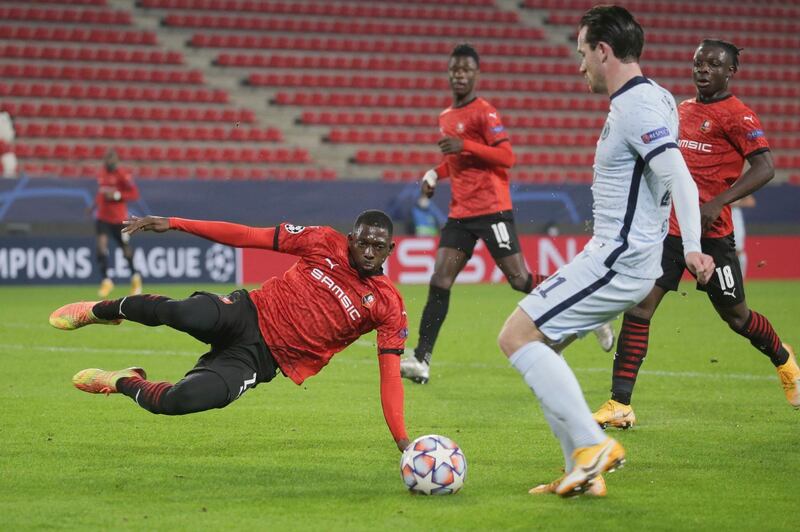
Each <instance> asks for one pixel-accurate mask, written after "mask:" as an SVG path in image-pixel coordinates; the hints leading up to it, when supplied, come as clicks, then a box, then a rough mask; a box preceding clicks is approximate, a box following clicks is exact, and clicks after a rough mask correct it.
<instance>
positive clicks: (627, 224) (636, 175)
mask: <svg viewBox="0 0 800 532" xmlns="http://www.w3.org/2000/svg"><path fill="white" fill-rule="evenodd" d="M665 146H667V145H666V144H665ZM675 147H676V148H677V146H675ZM656 149H658V148H656ZM653 151H655V150H653ZM650 153H652V152H650ZM644 167H645V162H644V159H642V158H641V157H639V158H637V159H636V164H635V165H634V166H633V176H631V189H630V190H629V191H628V205H627V207H625V218H623V221H622V229H621V230H620V232H619V236H620V237H621V238H622V244H620V245H619V247H617V249H615V250H614V251H612V252H611V253H610V254H609V255H608V257H606V261H605V262H604V264H605V267H606V268H611V266H613V265H614V262H615V261H616V260H617V259H618V258H619V256H620V255H622V253H624V252H625V250H626V249H628V233H630V231H631V224H632V223H633V215H634V213H635V212H636V200H637V199H638V198H639V186H640V185H641V183H642V173H643V172H644Z"/></svg>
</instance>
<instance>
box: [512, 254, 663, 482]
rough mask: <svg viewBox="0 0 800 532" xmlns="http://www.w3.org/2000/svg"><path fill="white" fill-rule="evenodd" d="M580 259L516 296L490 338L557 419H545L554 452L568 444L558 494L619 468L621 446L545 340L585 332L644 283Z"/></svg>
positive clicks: (635, 296)
mask: <svg viewBox="0 0 800 532" xmlns="http://www.w3.org/2000/svg"><path fill="white" fill-rule="evenodd" d="M585 258H586V259H587V260H580V261H578V260H575V261H573V262H571V263H570V264H568V265H566V266H565V267H563V268H561V269H560V270H559V271H558V272H557V273H556V274H555V275H553V276H551V278H550V279H549V280H548V281H546V282H545V283H542V284H541V285H539V286H538V287H537V288H536V289H535V290H534V291H533V292H532V293H531V294H530V295H529V296H527V297H526V298H525V299H523V300H522V302H520V306H519V307H518V308H517V309H516V310H515V311H514V313H512V315H511V316H510V317H509V319H508V320H507V321H506V323H505V325H504V326H503V329H502V330H501V332H500V336H499V338H498V343H499V344H500V348H501V349H502V351H503V352H504V354H505V355H506V356H507V357H508V358H509V361H510V362H511V364H512V365H513V366H514V368H516V369H517V371H519V372H520V374H521V375H522V377H523V379H524V380H525V382H526V384H527V385H528V386H529V387H530V388H531V390H532V391H533V392H534V394H535V395H536V397H537V398H538V399H539V401H540V402H541V403H542V405H543V409H545V410H546V411H549V412H550V413H552V416H550V417H552V418H553V419H555V420H560V422H561V423H563V427H562V426H560V424H559V423H556V422H551V421H550V420H548V422H549V423H550V424H551V428H552V429H553V432H554V433H555V434H556V435H557V436H558V437H559V441H560V442H561V445H562V450H563V451H564V452H565V454H567V453H568V451H569V450H570V449H574V450H573V451H572V453H571V456H572V460H573V461H574V464H575V467H572V468H569V469H567V475H566V476H565V477H564V479H563V481H562V482H561V483H560V484H559V487H558V489H557V492H558V493H559V494H561V495H572V494H576V493H580V492H581V491H583V490H586V489H588V486H589V483H590V481H591V480H592V479H593V478H594V477H595V476H597V475H599V474H601V473H602V472H603V471H606V470H611V469H613V468H614V467H616V466H617V465H619V463H620V462H621V461H622V460H623V459H624V450H623V449H622V447H621V446H620V445H619V444H618V443H616V442H615V441H614V440H613V439H611V438H606V436H605V435H604V434H603V432H602V431H601V430H600V428H599V427H598V426H597V424H596V423H595V422H594V420H593V419H592V415H591V412H590V410H589V407H588V405H587V404H586V400H585V399H584V397H583V393H582V392H581V389H580V385H579V384H578V381H577V379H576V378H575V375H574V374H573V373H572V370H571V369H570V368H569V366H568V365H567V363H566V361H565V360H564V359H563V358H562V357H561V356H560V355H559V354H558V353H557V352H556V351H555V350H554V349H553V348H552V347H551V345H554V344H561V343H563V341H564V340H566V339H568V338H569V337H571V336H573V335H583V334H585V333H587V332H590V331H591V330H592V329H593V328H595V327H596V326H597V324H598V323H603V322H605V321H606V320H607V319H608V317H609V316H613V315H615V314H617V313H619V312H621V311H623V310H625V309H626V308H628V307H630V306H631V305H633V304H634V303H635V302H636V301H638V300H639V299H640V298H643V297H644V296H645V295H646V294H647V292H648V291H649V290H650V288H651V287H652V281H651V282H646V281H642V280H638V279H632V278H627V277H626V278H625V279H620V280H617V281H614V278H615V277H622V276H617V275H616V274H615V273H614V272H611V271H609V270H608V269H607V268H605V267H604V266H602V263H601V262H599V261H595V260H594V259H593V258H592V257H590V256H587V257H585ZM612 283H613V284H612ZM563 428H566V433H567V434H566V435H563V430H562V429H563ZM569 465H570V463H569V462H568V463H567V466H569ZM578 466H580V467H578Z"/></svg>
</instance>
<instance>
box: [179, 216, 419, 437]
mask: <svg viewBox="0 0 800 532" xmlns="http://www.w3.org/2000/svg"><path fill="white" fill-rule="evenodd" d="M169 224H170V228H172V229H178V230H181V231H185V232H187V233H192V234H195V235H198V236H201V237H203V238H207V239H209V240H213V241H214V242H219V243H221V244H226V245H229V246H236V247H246V248H258V249H272V250H275V251H280V252H282V253H289V254H292V255H296V256H299V257H300V260H298V261H297V262H296V263H295V265H294V266H292V267H291V268H290V269H289V270H288V271H286V273H285V274H284V275H283V277H273V278H271V279H269V280H268V281H266V282H265V283H264V284H263V285H262V286H261V288H258V289H256V290H252V291H251V292H250V299H251V300H252V301H253V304H254V305H255V307H256V312H257V313H258V324H259V329H260V330H261V335H262V336H263V338H264V341H265V342H266V344H267V345H268V346H269V348H270V351H271V352H272V356H273V357H274V358H275V361H276V362H277V363H278V365H279V366H280V368H281V371H282V372H283V373H284V374H285V375H286V376H287V377H289V378H291V379H292V380H293V381H294V382H295V383H297V384H301V383H302V382H303V381H304V380H305V379H307V378H308V377H311V376H312V375H315V374H317V373H318V372H319V371H320V370H321V369H322V368H323V367H325V365H326V364H327V363H328V362H329V361H330V359H331V357H332V356H333V355H335V354H336V353H338V352H339V351H341V350H343V349H344V348H346V347H347V346H348V345H350V344H352V343H353V342H354V341H356V340H357V339H358V338H359V337H360V336H361V335H362V334H365V333H367V332H370V331H373V330H377V331H378V342H377V343H378V354H379V355H380V356H379V357H378V368H379V370H380V376H381V390H380V393H381V406H382V408H383V415H384V418H385V419H386V423H387V425H388V426H389V429H390V431H391V432H392V436H393V437H394V439H395V441H396V442H400V441H402V440H404V439H406V438H407V437H408V436H407V434H406V429H405V422H404V420H403V417H404V416H403V384H402V379H401V377H400V356H399V355H400V354H402V353H403V351H404V350H405V343H406V337H407V336H408V318H407V316H406V312H405V308H404V306H403V298H402V296H401V295H400V293H399V292H398V291H397V289H396V288H395V287H394V285H393V284H392V282H391V281H390V280H389V279H388V278H387V277H386V276H385V275H383V274H381V275H372V276H367V277H362V276H360V275H359V273H358V271H357V270H356V269H355V268H353V267H352V266H351V265H350V253H349V249H348V245H347V237H346V236H344V235H343V234H341V233H338V232H337V231H335V230H334V229H332V228H330V227H303V226H299V225H292V224H287V223H282V224H280V225H279V226H277V227H274V228H272V227H270V228H256V227H248V226H245V225H239V224H233V223H227V222H204V221H199V220H186V219H182V218H170V219H169Z"/></svg>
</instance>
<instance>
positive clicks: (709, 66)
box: [594, 39, 800, 428]
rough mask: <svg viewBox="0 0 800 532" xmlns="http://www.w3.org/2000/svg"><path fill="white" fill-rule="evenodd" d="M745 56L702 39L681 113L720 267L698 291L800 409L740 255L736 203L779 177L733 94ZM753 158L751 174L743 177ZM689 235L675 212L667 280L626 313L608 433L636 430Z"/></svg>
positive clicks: (792, 370) (790, 360) (799, 384)
mask: <svg viewBox="0 0 800 532" xmlns="http://www.w3.org/2000/svg"><path fill="white" fill-rule="evenodd" d="M739 52H740V49H739V48H737V47H736V46H734V45H733V44H731V43H729V42H725V41H719V40H713V39H706V40H704V41H702V42H701V43H700V46H699V47H698V48H697V50H696V51H695V54H694V66H693V69H692V73H693V80H694V84H695V87H696V88H697V96H696V97H695V98H693V99H690V100H686V101H684V102H682V103H681V105H680V106H679V108H678V112H679V115H680V148H681V152H682V153H683V156H684V158H685V159H686V163H687V165H688V166H689V170H690V171H691V173H692V177H693V178H694V181H695V182H696V183H697V188H698V190H699V193H700V205H701V207H700V212H701V218H702V228H703V235H702V236H703V238H702V240H701V243H702V249H703V252H704V253H707V254H709V255H711V256H713V257H714V262H715V264H716V271H715V274H714V275H713V276H712V278H711V280H710V282H709V283H708V284H707V285H706V286H701V285H698V287H697V288H698V289H699V290H702V291H704V292H706V294H707V295H708V298H709V299H710V300H711V304H712V305H713V306H714V310H716V311H717V314H719V316H720V318H722V319H723V320H724V321H725V322H726V323H727V324H728V326H729V327H730V328H731V329H732V330H733V331H734V332H736V333H737V334H740V335H741V336H743V337H745V338H747V339H748V340H750V343H751V344H752V345H753V347H755V348H756V349H757V350H759V351H761V352H762V353H763V354H765V355H766V356H767V357H769V359H770V361H771V362H772V364H773V365H774V366H775V368H776V370H777V372H778V376H779V378H780V382H781V385H782V387H783V390H784V393H785V395H786V399H787V401H789V403H790V404H791V405H792V406H794V407H800V369H798V367H797V362H796V361H795V358H794V354H793V353H792V349H791V347H789V346H788V345H787V344H783V343H781V340H780V338H779V337H778V335H777V333H776V332H775V330H774V329H773V328H772V325H771V324H770V322H769V320H767V318H765V317H764V316H762V315H761V314H759V313H758V312H755V311H752V310H750V309H749V308H748V307H747V303H746V302H745V295H744V285H743V282H742V281H743V278H742V270H741V268H740V265H739V260H738V258H737V256H736V248H735V244H734V238H735V235H734V232H733V226H732V223H731V210H730V204H731V203H732V202H734V201H736V200H738V199H741V198H744V197H746V196H748V195H749V194H751V193H753V192H755V191H756V190H758V189H760V188H761V187H763V186H764V185H766V184H767V183H768V182H769V181H770V180H771V179H772V177H773V176H774V175H775V168H774V166H773V162H772V155H771V154H770V149H769V144H768V143H767V139H766V137H765V136H764V131H763V129H762V127H761V121H760V120H759V119H758V116H756V114H755V113H754V112H753V111H752V110H751V109H750V108H749V107H747V106H746V105H745V104H744V103H742V101H741V100H739V98H737V97H736V96H734V95H733V94H731V92H730V90H729V89H728V83H729V81H730V79H731V78H732V77H733V76H734V75H735V74H736V72H737V71H738V70H739ZM745 159H746V160H747V162H748V163H750V168H749V169H748V170H747V171H746V172H745V173H744V174H742V168H743V166H744V161H745ZM681 229H682V228H681V227H679V226H678V223H677V220H676V218H675V215H674V214H673V215H672V217H671V218H670V228H669V235H668V236H667V238H666V240H665V241H664V254H663V257H662V261H661V266H662V268H663V270H664V274H663V275H662V276H661V277H660V278H659V279H658V280H657V281H656V285H655V287H653V290H652V292H650V294H649V295H648V296H647V298H645V299H644V300H643V301H642V302H641V303H639V304H638V305H637V306H636V307H634V308H632V309H630V310H629V311H628V312H626V313H625V317H624V319H623V322H622V329H621V331H620V335H619V343H618V344H617V352H616V355H615V357H614V370H613V377H612V387H611V399H610V400H609V401H607V402H606V403H604V404H603V405H602V406H601V407H600V409H598V410H597V412H595V414H594V417H595V420H596V421H597V422H598V423H599V424H601V425H602V426H604V427H605V426H609V425H610V426H614V427H620V428H628V427H631V426H633V425H634V423H636V416H635V414H634V412H633V409H632V408H631V406H630V402H631V395H632V394H633V387H634V385H635V384H636V377H637V375H638V374H639V369H640V368H641V365H642V362H643V361H644V357H645V355H647V344H648V340H649V337H650V320H651V319H652V317H653V315H654V314H655V312H656V309H657V308H658V305H659V303H661V300H662V299H663V298H664V296H665V295H666V294H667V292H669V291H671V290H677V288H678V284H679V282H680V279H681V276H682V275H683V272H684V270H685V268H686V263H685V262H684V260H683V247H684V246H683V243H684V241H683V240H682V238H681V235H682V231H681Z"/></svg>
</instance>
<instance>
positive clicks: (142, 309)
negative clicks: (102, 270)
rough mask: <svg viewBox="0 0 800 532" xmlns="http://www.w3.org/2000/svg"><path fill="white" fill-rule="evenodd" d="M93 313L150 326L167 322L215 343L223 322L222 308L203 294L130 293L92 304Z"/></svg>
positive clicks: (106, 318) (199, 338)
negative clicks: (171, 297)
mask: <svg viewBox="0 0 800 532" xmlns="http://www.w3.org/2000/svg"><path fill="white" fill-rule="evenodd" d="M92 313H94V315H95V316H97V317H98V318H100V319H103V320H117V319H120V318H122V319H126V320H130V321H135V322H137V323H141V324H143V325H147V326H149V327H155V326H157V325H167V326H169V327H172V328H173V329H176V330H178V331H182V332H185V333H189V334H191V335H192V336H194V337H195V338H197V339H198V340H200V341H201V342H205V343H207V344H211V343H214V340H215V338H214V332H215V328H216V325H217V322H218V321H219V308H217V305H216V304H215V303H214V301H213V300H212V299H211V298H210V297H208V296H207V295H203V294H196V295H193V296H191V297H189V298H187V299H170V298H168V297H165V296H159V295H154V294H143V295H138V296H127V297H123V298H122V299H114V300H109V301H101V302H99V303H97V304H96V305H95V306H94V307H92Z"/></svg>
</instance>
